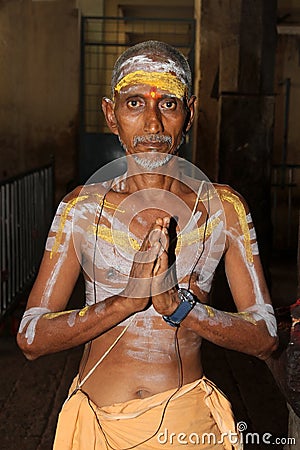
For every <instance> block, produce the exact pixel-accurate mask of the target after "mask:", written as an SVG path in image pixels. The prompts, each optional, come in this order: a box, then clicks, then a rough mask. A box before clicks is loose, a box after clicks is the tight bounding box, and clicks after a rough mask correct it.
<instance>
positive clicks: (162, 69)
mask: <svg viewBox="0 0 300 450" xmlns="http://www.w3.org/2000/svg"><path fill="white" fill-rule="evenodd" d="M138 71H143V72H148V73H152V74H153V73H166V74H171V75H173V76H175V77H177V78H179V80H180V81H181V82H182V83H183V84H186V77H185V72H184V70H183V68H182V67H181V65H180V64H179V63H178V62H177V61H174V60H173V59H171V58H170V57H166V56H163V55H161V54H155V53H151V54H148V53H147V54H141V55H135V56H131V57H130V58H128V59H126V61H124V62H123V64H122V65H121V66H120V67H119V70H118V74H117V79H116V84H118V83H119V82H120V80H121V79H122V78H124V77H125V76H127V75H129V74H130V73H133V72H138Z"/></svg>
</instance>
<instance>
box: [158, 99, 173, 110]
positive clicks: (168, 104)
mask: <svg viewBox="0 0 300 450" xmlns="http://www.w3.org/2000/svg"><path fill="white" fill-rule="evenodd" d="M161 107H162V108H164V109H175V108H176V102H175V100H165V101H164V102H163V103H162V104H161Z"/></svg>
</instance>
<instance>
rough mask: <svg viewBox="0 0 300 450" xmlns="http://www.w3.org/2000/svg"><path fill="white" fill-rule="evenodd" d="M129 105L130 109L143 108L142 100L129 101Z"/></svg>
mask: <svg viewBox="0 0 300 450" xmlns="http://www.w3.org/2000/svg"><path fill="white" fill-rule="evenodd" d="M127 105H128V106H129V108H138V107H139V106H141V102H140V100H129V101H128V102H127Z"/></svg>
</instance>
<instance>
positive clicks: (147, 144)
mask: <svg viewBox="0 0 300 450" xmlns="http://www.w3.org/2000/svg"><path fill="white" fill-rule="evenodd" d="M195 100H196V99H195V97H194V96H192V95H191V73H190V69H189V66H188V63H187V61H186V60H185V58H184V57H183V56H182V55H181V53H179V52H178V51H177V50H175V49H174V48H172V47H170V46H168V45H166V44H164V43H159V42H156V41H149V42H145V43H142V44H139V45H137V46H134V47H131V48H130V49H129V50H127V51H126V52H125V53H124V54H123V55H121V57H120V58H119V59H118V61H117V63H116V65H115V68H114V72H113V77H112V99H108V98H105V99H103V103H102V107H103V111H104V114H105V117H106V120H107V123H108V126H109V128H110V130H111V131H112V132H113V133H114V134H116V135H118V137H119V139H120V143H121V145H122V146H123V148H124V150H125V154H126V156H125V157H124V158H125V159H126V164H127V170H126V172H125V173H123V174H122V175H119V176H116V177H114V178H113V179H110V180H108V181H105V182H94V183H90V184H87V185H86V186H83V187H82V186H81V187H80V188H78V189H76V190H75V191H73V192H72V193H71V194H69V195H68V196H67V197H66V198H65V199H64V200H63V201H62V203H61V204H60V206H59V208H58V211H57V214H56V217H55V219H54V222H53V225H52V227H51V230H50V233H49V237H48V240H47V244H46V251H45V254H44V258H43V261H42V264H41V268H40V271H39V274H38V277H37V280H36V282H35V285H34V287H33V289H32V292H31V294H30V297H29V300H28V305H27V309H26V312H25V314H24V317H23V319H22V323H21V326H20V330H19V334H18V343H19V345H20V347H21V348H22V350H23V352H24V354H25V355H26V356H27V358H28V359H35V358H38V357H39V356H41V355H45V354H49V353H53V352H58V351H61V350H66V349H69V348H72V347H75V346H78V345H80V344H86V347H85V352H84V355H83V358H82V362H81V366H80V368H79V374H78V376H77V377H76V379H75V380H74V382H73V385H72V386H71V389H70V395H69V397H68V399H67V401H66V402H65V404H64V406H63V408H62V411H61V413H60V417H59V422H58V429H57V433H56V439H55V444H54V448H55V449H56V450H57V449H61V450H68V449H80V450H92V449H107V448H114V449H131V448H141V449H154V448H161V447H162V446H163V447H164V448H170V449H174V448H181V447H182V445H188V446H189V445H190V446H193V447H194V446H195V444H197V445H199V448H206V449H208V448H213V449H221V448H222V449H223V448H226V449H230V448H231V447H232V446H234V447H236V448H240V447H241V446H240V443H239V442H238V439H237V435H236V434H235V432H236V430H235V424H234V420H233V417H232V413H231V409H230V404H229V402H228V401H227V399H226V398H225V397H224V396H223V394H222V393H221V392H220V391H219V390H218V389H217V388H216V386H214V385H213V383H211V382H210V381H209V380H208V379H207V378H205V376H204V375H203V370H202V365H201V355H200V348H201V340H202V338H205V339H207V340H209V341H211V342H213V343H215V344H218V345H221V346H223V347H225V348H228V349H234V350H238V351H241V352H245V353H248V354H251V355H255V356H257V357H259V358H262V359H264V358H267V357H268V356H269V355H270V353H271V352H272V350H274V348H275V347H276V342H277V338H276V323H275V320H274V314H273V309H272V306H271V304H270V298H269V294H268V290H267V287H266V283H265V280H264V276H263V272H262V268H261V263H260V259H259V254H258V247H257V243H256V238H255V230H254V227H253V224H252V220H251V216H250V213H249V210H248V208H247V205H246V203H245V201H244V200H243V199H242V198H241V196H240V195H239V194H237V193H236V192H234V191H233V190H232V189H231V188H229V187H228V186H221V185H212V184H211V183H209V181H208V180H207V179H205V177H201V174H200V176H198V175H199V174H198V173H197V170H198V169H196V168H195V167H192V168H191V167H189V165H188V164H187V168H186V167H185V164H184V161H183V160H182V159H181V158H179V157H177V156H176V155H177V152H178V149H179V147H180V145H181V144H182V141H183V138H184V135H185V134H186V133H187V132H188V130H189V129H190V127H191V125H192V122H193V118H194V111H195ZM190 169H191V170H190ZM191 172H192V173H193V172H194V173H193V177H191V176H190V173H191ZM198 172H200V171H198ZM110 173H111V168H110ZM195 174H196V176H194V175H195ZM222 256H224V258H225V266H226V274H227V278H228V282H229V285H230V288H231V292H232V295H233V298H234V301H235V304H236V307H237V313H234V314H233V313H227V312H223V311H218V310H216V309H214V308H212V307H210V306H209V305H207V302H208V293H209V291H210V288H211V283H212V280H213V276H214V272H215V269H216V267H217V265H218V262H219V260H220V258H221V257H222ZM80 271H82V272H83V275H84V278H85V285H86V303H85V305H84V307H83V308H82V309H80V310H72V311H70V310H67V309H66V307H67V304H68V300H69V297H70V295H71V293H72V290H73V288H74V285H75V283H76V280H77V278H78V276H79V273H80ZM207 433H210V437H208V435H206V434H207ZM222 433H223V436H222ZM205 437H206V438H205Z"/></svg>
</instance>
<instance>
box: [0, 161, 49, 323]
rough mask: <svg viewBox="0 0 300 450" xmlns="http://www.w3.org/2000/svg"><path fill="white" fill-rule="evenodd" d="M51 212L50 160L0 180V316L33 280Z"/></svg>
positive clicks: (12, 304) (0, 316)
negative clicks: (26, 171)
mask: <svg viewBox="0 0 300 450" xmlns="http://www.w3.org/2000/svg"><path fill="white" fill-rule="evenodd" d="M52 216H53V164H52V163H51V164H49V165H47V166H44V167H42V168H39V169H37V170H33V171H31V172H28V173H26V174H23V175H21V176H18V177H16V178H13V179H9V180H6V181H4V182H1V183H0V319H1V318H2V317H3V316H4V315H5V314H6V313H7V312H8V311H9V310H10V309H11V308H12V307H13V306H14V304H15V303H16V301H17V300H18V297H19V296H20V295H21V294H22V293H23V292H24V290H25V289H26V288H27V287H28V286H29V285H30V283H31V282H32V281H33V279H34V277H35V275H36V272H37V268H38V266H39V263H40V260H41V256H42V252H43V248H44V242H45V238H46V235H47V232H48V228H49V225H50V221H51V219H52Z"/></svg>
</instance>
